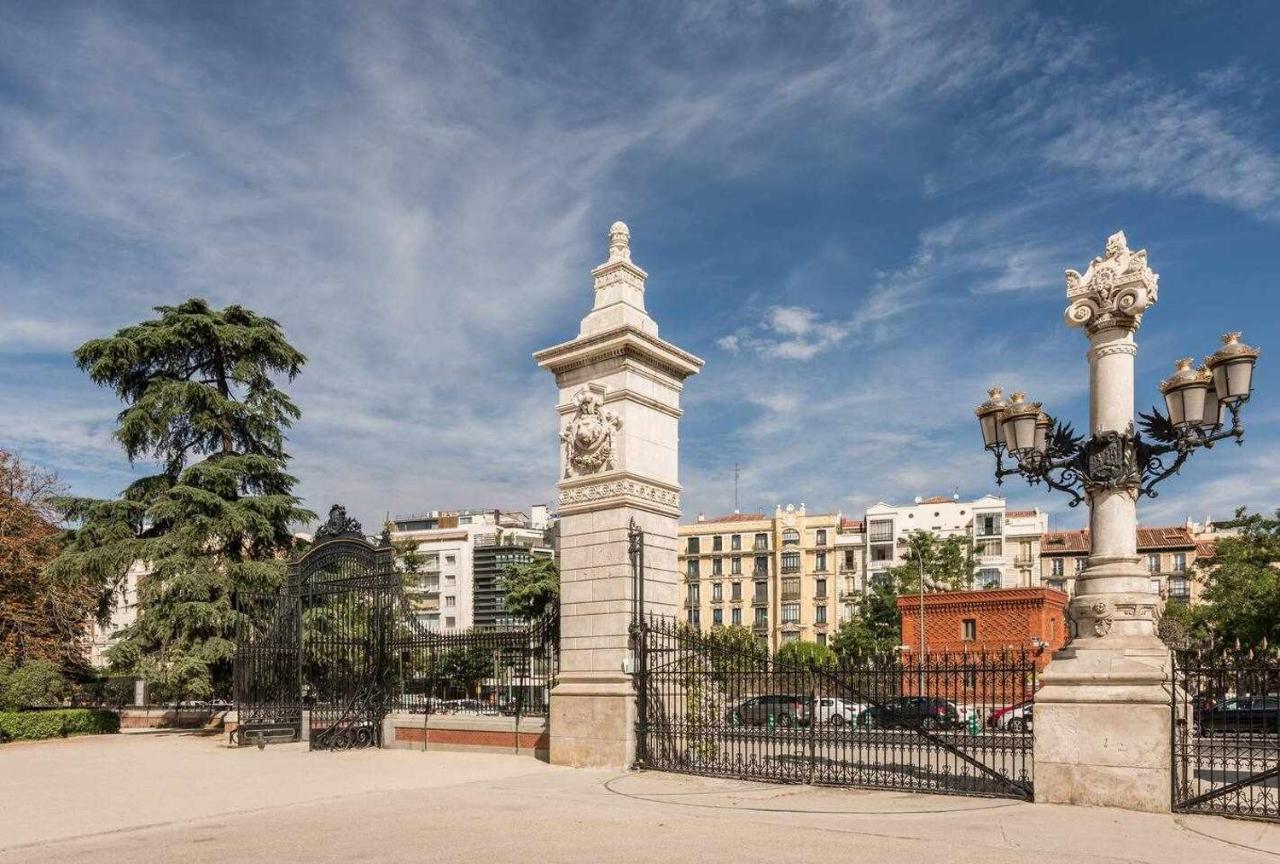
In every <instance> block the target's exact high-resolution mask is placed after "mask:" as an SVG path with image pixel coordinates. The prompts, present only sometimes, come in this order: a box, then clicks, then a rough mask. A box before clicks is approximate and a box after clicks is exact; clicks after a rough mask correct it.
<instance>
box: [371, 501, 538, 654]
mask: <svg viewBox="0 0 1280 864" xmlns="http://www.w3.org/2000/svg"><path fill="white" fill-rule="evenodd" d="M551 524H552V520H551V518H550V517H549V516H548V514H547V507H546V505H544V504H539V505H534V506H533V507H532V508H531V510H530V513H529V514H528V515H526V514H524V513H521V512H518V511H510V512H506V511H500V510H431V511H428V512H425V513H418V514H413V515H409V516H397V517H395V518H394V519H392V520H391V528H392V530H391V539H392V541H394V542H397V543H399V542H403V541H406V540H411V541H414V542H416V544H417V551H418V553H419V554H420V555H421V556H422V558H423V561H422V565H421V567H420V568H419V570H418V578H417V580H416V583H417V584H416V585H409V586H407V587H406V590H407V592H408V594H409V599H410V602H411V603H412V604H413V607H414V610H415V614H416V615H417V617H418V620H419V621H420V622H421V623H422V624H423V625H424V626H426V627H429V628H431V629H438V630H446V631H448V630H462V629H465V628H468V627H472V626H474V625H475V623H476V620H475V615H476V609H475V596H476V591H475V563H476V560H475V559H476V555H475V550H476V548H477V547H488V546H498V545H503V544H512V543H515V544H518V545H527V546H530V547H534V548H537V549H538V550H539V551H542V552H546V553H547V554H550V550H549V549H547V540H546V536H547V531H548V529H549V528H550V527H551Z"/></svg>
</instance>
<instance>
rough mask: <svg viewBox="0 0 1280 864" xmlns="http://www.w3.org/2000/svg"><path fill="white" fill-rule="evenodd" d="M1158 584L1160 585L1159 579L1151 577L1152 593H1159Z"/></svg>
mask: <svg viewBox="0 0 1280 864" xmlns="http://www.w3.org/2000/svg"><path fill="white" fill-rule="evenodd" d="M1160 586H1161V581H1160V580H1159V579H1152V580H1151V593H1152V594H1159V593H1160Z"/></svg>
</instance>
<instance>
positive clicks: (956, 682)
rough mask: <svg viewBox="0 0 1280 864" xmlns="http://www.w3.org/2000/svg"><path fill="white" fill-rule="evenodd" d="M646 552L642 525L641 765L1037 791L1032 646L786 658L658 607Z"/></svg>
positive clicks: (874, 784) (638, 606) (638, 617)
mask: <svg viewBox="0 0 1280 864" xmlns="http://www.w3.org/2000/svg"><path fill="white" fill-rule="evenodd" d="M643 555H644V537H643V532H641V531H640V530H639V529H637V528H635V527H634V526H633V528H632V535H631V561H632V568H633V575H634V576H635V578H636V584H635V588H636V590H635V598H636V602H635V606H634V609H635V621H634V624H633V626H632V638H633V647H634V648H635V651H636V660H637V664H636V668H637V676H636V677H637V681H636V688H637V695H638V699H639V708H638V719H637V727H638V728H637V754H636V761H637V767H641V768H653V769H659V770H666V771H678V772H682V773H690V774H704V775H711V776H720V777H736V778H743V779H751V780H764V781H771V782H783V783H812V784H821V785H841V786H858V787H866V788H881V789H902V790H908V791H918V792H935V793H951V794H960V795H984V796H997V797H1009V798H1020V799H1026V800H1030V799H1031V798H1032V782H1033V747H1032V725H1033V711H1032V710H1031V707H1030V705H1031V703H1030V700H1031V697H1032V694H1034V692H1035V679H1036V666H1035V662H1034V658H1033V657H1031V656H1030V655H1029V654H1027V653H1026V652H1024V651H1013V650H1011V651H1007V652H998V653H956V654H939V655H931V656H928V657H926V658H924V661H923V662H922V663H921V662H917V661H918V658H916V659H912V658H909V657H908V658H904V657H900V656H896V655H895V656H888V657H872V658H867V659H864V660H856V661H855V660H850V661H847V662H843V663H841V664H838V665H836V666H816V665H809V666H805V665H794V664H788V663H784V662H782V661H780V660H779V659H777V658H776V657H770V656H769V655H768V652H767V650H766V649H764V648H763V647H761V645H760V643H759V642H757V641H756V640H755V637H754V636H753V634H752V633H751V631H749V630H747V629H746V628H742V627H722V628H713V629H712V630H711V631H710V632H707V633H704V632H700V631H699V629H698V628H696V627H694V626H691V625H689V624H686V623H684V622H678V621H675V620H673V619H671V618H669V617H660V616H655V615H651V614H648V613H647V612H646V610H645V608H644V607H645V601H644V589H643V586H644V580H643V578H642V577H643V571H644V561H643ZM1005 709H1007V710H1005Z"/></svg>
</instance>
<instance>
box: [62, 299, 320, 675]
mask: <svg viewBox="0 0 1280 864" xmlns="http://www.w3.org/2000/svg"><path fill="white" fill-rule="evenodd" d="M156 312H157V313H159V314H158V317H156V318H153V319H151V320H148V321H144V322H142V323H140V324H137V325H134V326H131V327H126V328H124V329H121V330H119V331H117V332H116V334H115V335H114V336H111V337H109V338H105V339H94V340H92V341H89V342H86V343H85V344H84V345H81V346H80V347H79V348H78V349H77V350H76V352H75V358H76V362H77V364H78V365H79V366H80V368H81V369H83V370H84V371H86V372H87V373H88V374H89V377H90V378H91V379H92V380H93V381H94V382H95V383H96V384H99V385H101V386H105V387H110V388H111V389H112V390H114V391H115V392H116V394H117V395H118V396H119V397H120V399H121V400H122V401H123V402H124V403H125V408H124V410H122V411H121V412H120V414H119V416H118V418H117V427H116V431H115V437H116V439H117V440H118V441H119V442H120V444H121V445H122V447H123V448H124V451H125V454H126V456H127V457H128V459H129V461H130V462H131V463H137V462H140V461H142V462H149V463H153V464H157V466H158V468H159V471H158V473H155V474H152V475H148V476H145V477H142V478H140V479H139V480H137V481H135V482H134V483H132V484H131V485H130V486H129V487H128V488H126V489H125V490H124V491H123V493H122V494H121V495H120V497H119V498H117V499H112V500H92V499H84V498H78V499H63V501H62V509H63V512H64V515H65V517H66V518H67V519H68V520H70V521H72V522H73V524H75V525H76V527H75V528H74V529H73V530H71V531H70V532H68V535H67V538H66V544H65V547H64V550H63V552H62V554H61V555H60V556H59V557H58V559H57V560H56V561H55V562H54V563H53V564H52V565H51V567H50V570H51V572H52V573H53V574H54V575H55V577H56V578H58V579H62V580H65V581H67V582H77V581H79V582H81V583H83V584H88V585H92V586H93V587H94V588H96V589H97V590H98V591H99V593H100V596H101V597H102V598H103V602H102V603H101V604H100V610H99V611H100V614H105V612H107V611H108V610H109V607H110V598H111V595H112V594H113V593H114V592H116V591H118V589H119V587H120V585H121V583H122V582H123V580H124V578H125V574H126V571H127V570H128V568H129V566H130V565H131V564H132V563H134V562H140V563H141V564H143V565H144V566H145V567H146V571H147V573H146V575H145V576H144V577H143V578H142V579H141V580H140V581H139V589H138V601H139V606H138V618H137V621H136V622H135V623H133V624H131V625H130V626H128V627H127V628H125V629H124V630H123V631H122V632H121V634H120V636H119V637H118V639H117V640H116V643H115V644H114V645H113V647H112V648H111V649H110V652H109V658H110V660H111V663H112V666H113V669H114V670H115V671H118V672H123V673H128V674H136V675H141V676H142V677H144V678H145V679H147V680H148V681H149V682H151V683H152V684H154V685H158V688H159V690H160V691H161V692H162V693H164V694H166V695H168V696H169V697H170V698H178V697H196V698H201V697H208V696H211V695H214V694H215V693H226V692H227V690H228V689H229V683H230V672H231V658H232V655H233V652H234V644H233V639H234V633H235V625H236V613H235V609H234V605H235V595H236V593H237V592H240V591H251V592H258V591H269V590H272V589H274V588H275V587H276V586H278V585H279V584H280V582H281V580H282V579H283V575H284V557H285V555H286V554H287V553H288V551H289V550H290V549H291V547H292V544H293V537H292V533H291V525H293V524H294V523H297V522H303V521H309V520H311V519H313V518H314V514H312V513H310V512H309V511H307V510H304V509H302V508H301V507H300V502H299V499H298V498H297V497H296V496H295V495H294V494H293V487H294V485H295V484H296V482H297V481H296V480H295V478H294V477H292V476H291V475H289V474H288V473H287V472H286V471H285V467H286V465H287V463H288V458H289V457H288V455H287V454H286V453H285V450H284V445H285V431H286V430H287V429H288V428H289V427H291V426H292V424H293V422H294V421H295V420H296V419H297V418H298V417H299V411H298V408H297V406H295V405H294V403H293V401H292V400H291V399H290V398H289V396H288V395H287V394H286V393H285V392H284V391H282V390H280V389H279V388H277V387H276V384H275V381H274V380H273V378H272V376H284V377H286V378H288V379H289V380H292V379H293V378H294V376H296V375H297V374H298V371H299V370H300V369H301V367H302V365H303V364H304V363H305V362H306V358H305V357H304V356H303V355H302V354H301V353H300V352H299V351H298V350H297V349H295V348H294V347H293V346H291V345H290V344H289V343H288V342H287V341H286V340H285V337H284V333H283V331H282V330H281V328H280V325H279V324H278V323H277V322H276V321H274V320H272V319H270V318H266V317H263V316H261V315H258V314H256V313H254V312H252V311H250V310H248V309H245V308H243V307H240V306H228V307H226V308H225V309H222V310H215V309H213V308H211V307H210V306H209V304H208V303H206V302H205V301H204V300H200V299H192V300H187V301H186V302H184V303H182V304H180V305H178V306H158V307H156Z"/></svg>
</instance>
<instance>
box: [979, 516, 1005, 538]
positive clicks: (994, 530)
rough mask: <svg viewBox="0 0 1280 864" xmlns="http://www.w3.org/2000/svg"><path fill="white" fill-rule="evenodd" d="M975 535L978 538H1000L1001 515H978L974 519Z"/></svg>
mask: <svg viewBox="0 0 1280 864" xmlns="http://www.w3.org/2000/svg"><path fill="white" fill-rule="evenodd" d="M973 522H974V531H973V533H974V535H975V536H978V537H999V536H1000V514H999V513H977V514H975V515H974V517H973Z"/></svg>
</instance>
